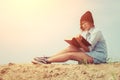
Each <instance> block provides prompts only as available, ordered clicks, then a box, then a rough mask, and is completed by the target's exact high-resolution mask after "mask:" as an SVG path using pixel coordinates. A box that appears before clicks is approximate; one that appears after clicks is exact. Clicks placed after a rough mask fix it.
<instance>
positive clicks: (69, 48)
mask: <svg viewBox="0 0 120 80" xmlns="http://www.w3.org/2000/svg"><path fill="white" fill-rule="evenodd" d="M77 51H80V49H79V48H76V47H74V46H68V47H67V48H65V49H63V50H61V51H60V52H58V53H56V54H55V55H53V56H51V57H55V56H58V55H61V54H64V53H65V54H66V53H68V52H77Z"/></svg>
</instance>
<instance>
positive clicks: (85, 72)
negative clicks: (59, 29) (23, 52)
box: [0, 62, 120, 80]
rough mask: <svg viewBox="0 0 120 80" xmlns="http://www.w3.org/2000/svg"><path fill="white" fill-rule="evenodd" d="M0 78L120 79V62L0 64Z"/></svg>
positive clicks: (0, 79) (17, 79)
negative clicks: (96, 63)
mask: <svg viewBox="0 0 120 80" xmlns="http://www.w3.org/2000/svg"><path fill="white" fill-rule="evenodd" d="M0 80H120V63H118V62H117V63H107V64H98V65H95V64H79V65H78V64H32V63H31V64H30V63H27V64H16V63H9V64H5V65H0Z"/></svg>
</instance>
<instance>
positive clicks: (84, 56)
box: [33, 11, 107, 64]
mask: <svg viewBox="0 0 120 80" xmlns="http://www.w3.org/2000/svg"><path fill="white" fill-rule="evenodd" d="M80 31H81V33H80V35H81V36H83V37H84V38H85V39H86V40H87V41H88V42H89V43H91V46H89V47H87V46H85V45H84V44H83V43H81V44H80V45H81V46H82V48H76V47H74V46H68V47H67V48H65V49H64V50H62V51H60V52H58V53H57V54H55V55H53V56H51V57H36V58H34V61H33V63H45V64H49V63H53V62H65V61H68V60H75V61H86V62H87V63H95V64H97V63H105V62H106V58H107V48H106V43H105V39H104V37H103V35H102V33H101V31H99V30H98V29H96V28H95V26H94V20H93V17H92V14H91V12H90V11H87V12H86V13H85V14H83V16H81V19H80ZM78 37H79V36H78ZM76 38H77V36H76Z"/></svg>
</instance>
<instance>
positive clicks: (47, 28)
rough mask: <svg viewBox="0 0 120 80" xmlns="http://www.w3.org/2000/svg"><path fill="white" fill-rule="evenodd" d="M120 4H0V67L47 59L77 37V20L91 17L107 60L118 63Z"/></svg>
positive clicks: (14, 0)
mask: <svg viewBox="0 0 120 80" xmlns="http://www.w3.org/2000/svg"><path fill="white" fill-rule="evenodd" d="M119 3H120V0H0V64H7V63H9V62H13V63H29V62H31V60H32V59H33V58H34V57H36V56H51V55H54V54H55V53H57V52H58V51H60V50H62V49H64V48H65V47H67V46H68V44H67V43H66V42H65V41H64V39H65V38H66V37H69V36H74V35H76V34H79V24H80V23H79V20H80V17H81V16H82V15H83V14H84V13H85V12H86V11H88V10H89V11H91V12H92V14H93V18H94V22H95V26H96V27H97V28H99V29H100V30H101V31H102V33H103V35H104V38H105V40H106V43H107V48H108V58H110V59H111V60H112V61H119V60H120V46H119V41H120V36H119V34H120V32H119V30H120V15H119V14H120V5H119Z"/></svg>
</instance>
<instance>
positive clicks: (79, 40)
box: [76, 35, 90, 52]
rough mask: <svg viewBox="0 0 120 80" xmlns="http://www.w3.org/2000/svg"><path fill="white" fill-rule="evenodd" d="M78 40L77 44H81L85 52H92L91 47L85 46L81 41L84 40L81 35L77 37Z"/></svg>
mask: <svg viewBox="0 0 120 80" xmlns="http://www.w3.org/2000/svg"><path fill="white" fill-rule="evenodd" d="M76 40H77V42H79V44H80V46H81V48H83V50H84V51H85V52H89V51H90V50H89V47H88V46H86V45H85V44H83V43H82V42H81V40H82V36H81V35H80V36H79V37H76Z"/></svg>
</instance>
